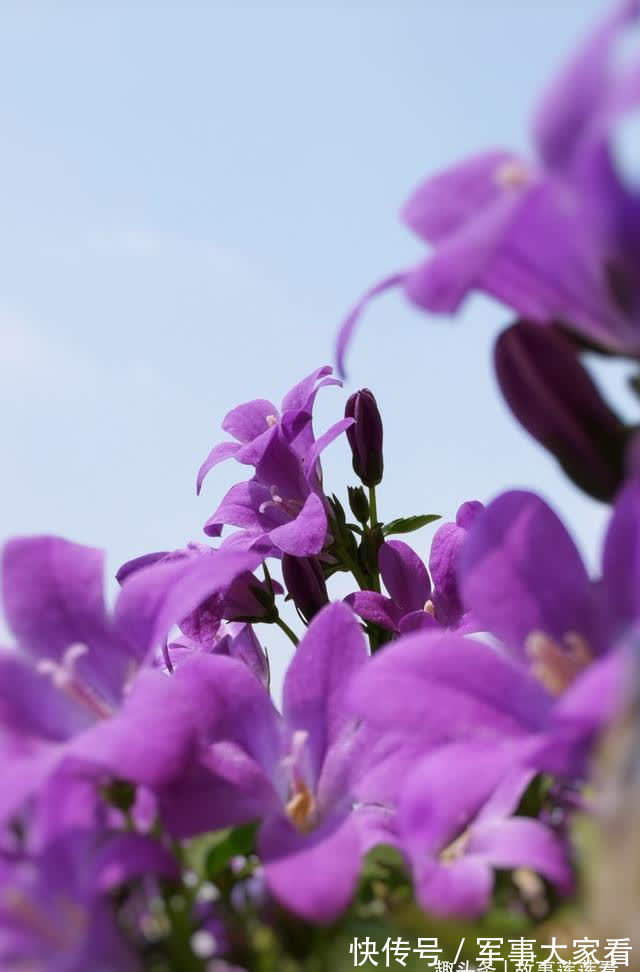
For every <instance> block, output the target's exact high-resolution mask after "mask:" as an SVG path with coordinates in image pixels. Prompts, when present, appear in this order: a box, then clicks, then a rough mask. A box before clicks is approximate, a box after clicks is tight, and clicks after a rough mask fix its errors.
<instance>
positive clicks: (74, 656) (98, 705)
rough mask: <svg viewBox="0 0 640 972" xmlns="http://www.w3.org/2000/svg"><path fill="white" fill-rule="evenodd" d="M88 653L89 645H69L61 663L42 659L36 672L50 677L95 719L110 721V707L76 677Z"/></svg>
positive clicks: (58, 687)
mask: <svg viewBox="0 0 640 972" xmlns="http://www.w3.org/2000/svg"><path fill="white" fill-rule="evenodd" d="M88 651H89V647H88V645H84V644H81V643H79V642H74V644H72V645H69V647H68V648H67V649H66V651H65V652H64V654H63V656H62V658H61V660H60V661H59V662H57V661H54V660H53V658H41V659H40V661H39V662H38V663H37V665H36V670H37V671H38V672H40V674H41V675H48V676H49V678H50V679H51V681H52V682H53V684H54V685H55V687H56V688H57V689H59V690H60V691H61V692H65V693H66V694H67V695H68V696H70V698H72V699H73V700H74V701H75V702H77V703H78V704H79V705H81V706H83V707H84V708H85V709H87V710H88V711H89V712H90V713H91V715H92V716H93V717H94V718H98V719H108V718H109V716H110V715H112V710H111V709H110V707H109V706H108V705H107V704H106V702H104V701H103V700H102V699H101V698H99V696H97V695H96V694H95V692H94V691H93V690H92V689H91V688H90V687H89V686H88V685H86V684H85V683H84V682H83V681H82V680H81V679H79V678H77V677H76V673H75V666H76V662H77V661H79V660H80V658H82V657H83V656H84V655H86V654H87V653H88Z"/></svg>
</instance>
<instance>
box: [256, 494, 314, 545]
mask: <svg viewBox="0 0 640 972" xmlns="http://www.w3.org/2000/svg"><path fill="white" fill-rule="evenodd" d="M326 537H327V514H326V513H325V509H324V506H323V503H322V500H321V499H320V497H319V496H316V494H315V493H310V495H309V496H308V497H307V499H306V501H305V504H304V506H303V507H302V509H301V510H300V512H299V513H298V515H297V517H296V518H295V519H294V520H291V521H290V522H289V523H285V524H284V525H283V526H280V527H276V528H275V530H271V533H270V535H269V538H270V540H271V541H272V543H274V544H275V546H276V547H278V548H279V549H280V550H282V552H283V553H288V554H293V556H294V557H311V556H313V555H314V554H319V553H320V551H321V550H322V548H323V546H324V542H325V540H326Z"/></svg>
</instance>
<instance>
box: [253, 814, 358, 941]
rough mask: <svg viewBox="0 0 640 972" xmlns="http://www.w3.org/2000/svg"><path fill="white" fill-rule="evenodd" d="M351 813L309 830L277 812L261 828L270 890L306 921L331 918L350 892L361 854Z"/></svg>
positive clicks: (320, 920)
mask: <svg viewBox="0 0 640 972" xmlns="http://www.w3.org/2000/svg"><path fill="white" fill-rule="evenodd" d="M355 816H356V814H355V813H349V814H346V815H345V816H343V817H337V818H336V817H334V818H329V819H328V820H327V821H325V822H324V823H323V824H321V825H320V827H318V828H317V830H314V831H313V832H312V833H310V834H308V835H305V834H300V833H298V831H297V830H295V829H294V828H293V827H292V825H291V824H290V823H289V821H288V820H287V819H286V818H285V817H281V816H278V817H272V818H271V819H270V820H267V821H266V822H265V823H264V824H263V826H262V828H261V830H260V834H259V838H258V850H259V853H260V856H261V857H262V859H263V860H264V863H265V879H266V882H267V885H268V887H269V890H270V891H271V893H272V894H274V895H275V897H276V898H277V899H278V900H279V901H281V902H282V904H284V905H285V907H287V908H288V909H290V910H291V911H293V913H294V914H297V915H300V916H301V917H303V918H305V919H306V920H307V921H312V922H330V921H332V920H333V919H334V918H337V917H338V915H339V914H341V912H343V911H344V909H345V908H346V906H347V905H348V904H349V901H350V900H351V898H352V896H353V893H354V891H355V888H356V883H357V879H358V873H359V871H360V861H361V856H362V852H361V840H360V835H359V832H358V828H357V824H356V822H355V820H354V818H355Z"/></svg>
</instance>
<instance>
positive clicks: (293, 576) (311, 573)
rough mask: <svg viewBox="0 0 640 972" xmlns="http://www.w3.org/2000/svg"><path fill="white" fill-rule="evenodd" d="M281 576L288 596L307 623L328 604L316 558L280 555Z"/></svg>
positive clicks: (320, 569)
mask: <svg viewBox="0 0 640 972" xmlns="http://www.w3.org/2000/svg"><path fill="white" fill-rule="evenodd" d="M282 576H283V578H284V583H285V586H286V588H287V591H288V593H289V596H290V598H291V600H292V601H293V603H294V604H295V606H296V607H297V609H298V611H299V612H300V614H301V615H302V617H303V618H304V619H305V621H307V622H309V621H311V619H312V618H313V616H314V615H315V614H317V613H318V611H319V610H320V608H321V607H324V605H325V604H327V603H328V601H329V597H328V594H327V586H326V584H325V582H324V575H323V573H322V567H321V565H320V561H319V560H318V558H317V557H293V556H292V555H291V554H283V555H282Z"/></svg>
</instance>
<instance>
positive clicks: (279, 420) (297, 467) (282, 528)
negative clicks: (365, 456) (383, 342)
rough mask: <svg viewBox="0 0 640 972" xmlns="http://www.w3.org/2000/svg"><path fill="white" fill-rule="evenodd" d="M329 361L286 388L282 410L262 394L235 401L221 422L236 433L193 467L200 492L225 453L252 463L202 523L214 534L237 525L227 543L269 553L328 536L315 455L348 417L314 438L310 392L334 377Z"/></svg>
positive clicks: (299, 553)
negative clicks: (248, 472) (244, 477)
mask: <svg viewBox="0 0 640 972" xmlns="http://www.w3.org/2000/svg"><path fill="white" fill-rule="evenodd" d="M331 371H332V369H331V368H330V367H328V366H327V367H323V368H319V369H317V370H316V371H314V372H313V373H312V374H310V375H309V376H308V377H307V378H305V379H304V380H303V381H301V382H300V383H299V384H298V385H296V386H295V387H294V388H293V389H292V390H291V391H290V392H288V394H287V395H285V397H284V399H283V401H282V405H281V408H280V409H277V408H276V406H275V405H273V404H272V403H271V402H268V401H266V400H264V399H256V400H255V401H252V402H247V403H246V404H244V405H239V406H238V407H237V408H235V409H233V410H232V411H231V412H229V414H228V415H227V416H226V417H225V419H224V421H223V423H222V427H223V429H225V431H227V432H229V433H230V434H231V435H233V436H234V438H235V439H236V441H235V442H223V443H221V444H220V445H218V446H215V447H214V449H212V451H211V452H210V453H209V456H208V457H207V459H206V460H205V462H204V463H203V465H202V466H201V468H200V471H199V473H198V480H197V487H198V492H199V491H200V489H201V487H202V483H203V482H204V479H205V477H206V476H207V474H208V473H209V471H210V470H211V469H212V468H213V467H214V466H215V465H217V464H218V463H219V462H221V461H222V460H224V459H228V458H230V457H233V458H234V459H236V461H237V462H240V463H242V464H244V465H248V466H253V467H254V469H255V474H254V476H253V477H252V478H251V479H250V480H248V481H247V482H243V483H238V484H236V485H235V486H232V487H231V489H230V490H229V491H228V493H227V494H226V496H225V497H224V499H223V500H222V502H221V504H220V506H219V507H218V509H217V510H216V511H215V512H214V513H213V514H212V516H211V517H209V519H208V521H207V523H206V524H205V533H206V534H207V535H208V536H211V537H218V536H220V535H221V533H222V528H223V527H224V526H236V527H240V531H241V532H239V533H235V534H233V535H232V536H231V537H230V538H228V539H227V540H226V541H225V543H226V544H229V543H231V544H233V545H235V546H238V547H244V548H245V549H246V548H251V547H253V548H255V549H258V548H260V549H262V550H263V552H265V553H266V554H267V555H272V556H280V555H281V554H282V553H289V554H292V555H293V556H296V557H308V556H313V555H315V554H318V553H320V551H321V550H322V548H323V546H324V545H325V542H326V540H327V529H328V518H327V510H328V507H327V501H326V499H325V497H324V494H323V492H322V474H321V469H320V462H319V459H320V455H321V453H322V451H323V450H324V449H325V448H326V447H327V446H328V445H330V443H331V442H333V440H334V439H336V438H337V437H338V436H339V435H341V434H342V433H343V432H344V431H345V430H346V429H347V428H349V427H350V426H351V425H352V424H353V419H350V418H347V419H342V420H341V421H339V422H337V423H336V424H335V425H332V426H331V427H330V428H329V429H328V430H327V431H326V432H325V433H324V434H323V435H321V436H320V438H319V439H316V438H315V436H314V433H313V427H312V418H313V415H312V411H313V404H314V401H315V397H316V394H317V392H318V390H319V389H320V388H322V387H323V386H325V385H335V384H340V382H338V380H337V379H335V378H332V377H330V376H331Z"/></svg>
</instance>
